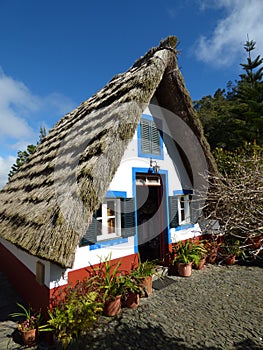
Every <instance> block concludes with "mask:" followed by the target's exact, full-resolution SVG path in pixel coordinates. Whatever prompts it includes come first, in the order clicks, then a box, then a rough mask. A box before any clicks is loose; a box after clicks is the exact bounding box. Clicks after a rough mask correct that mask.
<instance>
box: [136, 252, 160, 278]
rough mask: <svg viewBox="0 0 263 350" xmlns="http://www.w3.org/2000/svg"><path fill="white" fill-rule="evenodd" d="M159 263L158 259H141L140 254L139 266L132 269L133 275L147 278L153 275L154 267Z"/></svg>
mask: <svg viewBox="0 0 263 350" xmlns="http://www.w3.org/2000/svg"><path fill="white" fill-rule="evenodd" d="M156 265H157V261H156V260H152V261H149V260H146V261H144V262H142V261H141V258H140V255H139V256H138V265H137V267H133V268H132V271H131V275H132V276H133V277H135V278H137V279H138V278H139V279H145V278H146V277H148V276H152V275H153V274H154V267H155V266H156Z"/></svg>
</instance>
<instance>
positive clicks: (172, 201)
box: [168, 196, 179, 228]
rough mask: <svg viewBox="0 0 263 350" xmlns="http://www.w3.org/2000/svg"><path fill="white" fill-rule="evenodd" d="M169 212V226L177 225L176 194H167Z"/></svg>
mask: <svg viewBox="0 0 263 350" xmlns="http://www.w3.org/2000/svg"><path fill="white" fill-rule="evenodd" d="M168 199H169V214H170V228H175V227H177V226H179V217H178V198H177V197H176V196H169V198H168Z"/></svg>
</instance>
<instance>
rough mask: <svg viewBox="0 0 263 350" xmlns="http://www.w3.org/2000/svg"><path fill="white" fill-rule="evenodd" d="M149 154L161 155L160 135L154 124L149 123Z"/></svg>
mask: <svg viewBox="0 0 263 350" xmlns="http://www.w3.org/2000/svg"><path fill="white" fill-rule="evenodd" d="M151 153H152V154H155V155H160V154H161V145H160V133H159V130H158V128H157V126H156V124H155V123H154V122H151Z"/></svg>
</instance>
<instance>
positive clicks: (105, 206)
mask: <svg viewBox="0 0 263 350" xmlns="http://www.w3.org/2000/svg"><path fill="white" fill-rule="evenodd" d="M109 202H114V215H109V211H108V210H110V208H109ZM96 219H97V221H98V226H99V228H100V229H99V230H98V233H97V240H98V241H105V240H109V239H113V238H116V237H120V236H121V201H120V198H105V199H104V201H103V203H102V204H101V216H97V218H96ZM109 220H115V225H114V230H113V232H109V228H110V227H113V226H109V224H108V223H109ZM100 232H101V234H100Z"/></svg>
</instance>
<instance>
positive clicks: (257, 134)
mask: <svg viewBox="0 0 263 350" xmlns="http://www.w3.org/2000/svg"><path fill="white" fill-rule="evenodd" d="M255 46H256V43H255V42H254V41H253V40H247V41H246V43H245V45H244V48H245V50H246V52H247V53H248V57H247V62H246V63H241V67H242V68H243V70H244V73H243V74H240V80H239V81H236V82H235V84H233V83H232V82H228V84H227V93H226V92H225V90H222V89H218V90H217V91H216V93H215V94H214V96H206V97H203V98H202V99H201V100H200V101H197V102H196V103H195V108H196V110H197V112H198V114H199V116H200V119H201V121H202V123H203V126H204V131H205V135H206V137H207V139H208V142H209V143H210V146H211V148H212V149H215V148H216V147H222V148H224V149H226V150H231V151H233V150H235V149H237V148H239V147H242V146H243V145H244V144H245V143H246V142H250V143H253V142H256V143H257V144H259V145H263V136H262V135H263V81H262V77H263V58H261V57H260V56H259V55H258V56H257V57H256V58H254V59H253V57H252V53H253V50H255Z"/></svg>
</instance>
